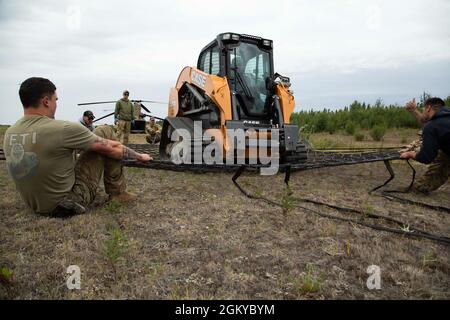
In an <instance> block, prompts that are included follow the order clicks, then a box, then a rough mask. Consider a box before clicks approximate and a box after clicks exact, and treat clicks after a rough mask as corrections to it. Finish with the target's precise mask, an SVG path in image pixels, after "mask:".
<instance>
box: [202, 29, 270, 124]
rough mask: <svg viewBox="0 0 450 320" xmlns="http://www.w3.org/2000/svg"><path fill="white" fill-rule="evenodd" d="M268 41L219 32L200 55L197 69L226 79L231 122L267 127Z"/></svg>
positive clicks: (268, 89)
mask: <svg viewBox="0 0 450 320" xmlns="http://www.w3.org/2000/svg"><path fill="white" fill-rule="evenodd" d="M272 52H273V42H272V41H271V40H267V39H263V38H260V37H254V36H249V35H240V34H235V33H222V34H219V35H218V36H217V38H216V39H215V40H214V41H212V42H211V43H210V44H208V45H207V46H206V47H205V48H204V49H203V50H202V52H201V54H200V56H199V59H198V64H197V68H198V69H200V70H202V71H204V72H206V73H209V74H212V75H217V76H220V77H226V78H227V80H228V84H229V87H230V91H231V101H232V108H233V110H232V111H233V112H232V113H233V120H249V121H251V122H252V123H259V124H262V125H264V124H269V123H270V118H271V112H270V109H271V108H270V107H271V105H272V103H273V101H272V100H273V98H272V96H273V94H274V92H273V89H271V88H269V86H268V85H267V84H268V83H269V81H268V80H270V79H271V78H272V77H273V74H274V71H273V69H274V68H273V55H272Z"/></svg>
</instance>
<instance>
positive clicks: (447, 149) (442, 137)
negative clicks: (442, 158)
mask: <svg viewBox="0 0 450 320" xmlns="http://www.w3.org/2000/svg"><path fill="white" fill-rule="evenodd" d="M422 137H423V143H422V148H421V149H420V152H419V153H418V154H417V155H416V160H417V161H419V162H421V163H425V164H429V163H431V162H433V160H434V159H436V157H437V154H438V151H439V149H440V150H442V151H443V152H444V153H445V154H446V155H448V156H449V157H450V108H449V107H443V108H441V109H440V110H439V111H438V112H436V113H435V114H434V116H433V117H432V118H431V120H430V121H428V123H427V124H426V125H425V127H424V128H423V133H422Z"/></svg>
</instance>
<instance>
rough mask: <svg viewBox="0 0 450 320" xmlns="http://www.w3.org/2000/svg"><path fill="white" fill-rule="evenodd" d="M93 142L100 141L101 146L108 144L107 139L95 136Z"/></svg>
mask: <svg viewBox="0 0 450 320" xmlns="http://www.w3.org/2000/svg"><path fill="white" fill-rule="evenodd" d="M95 142H98V143H100V144H101V145H102V146H103V147H106V146H108V140H106V139H103V138H102V137H99V136H97V139H96V140H95Z"/></svg>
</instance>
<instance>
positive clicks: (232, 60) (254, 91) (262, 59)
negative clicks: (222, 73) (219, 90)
mask: <svg viewBox="0 0 450 320" xmlns="http://www.w3.org/2000/svg"><path fill="white" fill-rule="evenodd" d="M229 52H230V54H229V68H228V78H229V79H230V84H231V89H232V91H233V92H234V94H235V99H234V101H235V103H236V104H237V109H238V110H239V115H240V119H267V118H268V117H269V108H270V104H271V93H270V92H269V90H268V89H267V88H266V79H267V78H268V77H270V76H271V74H272V72H271V60H270V59H271V56H270V53H269V52H268V51H265V50H262V49H260V48H259V47H258V46H257V45H255V44H251V43H245V42H241V43H240V44H239V46H237V47H234V48H232V49H230V50H229Z"/></svg>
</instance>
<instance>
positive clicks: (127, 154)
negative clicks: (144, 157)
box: [122, 146, 139, 160]
mask: <svg viewBox="0 0 450 320" xmlns="http://www.w3.org/2000/svg"><path fill="white" fill-rule="evenodd" d="M138 157H139V153H137V152H136V151H134V150H133V149H130V148H128V147H126V146H123V156H122V159H123V160H136V159H137V158H138Z"/></svg>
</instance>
